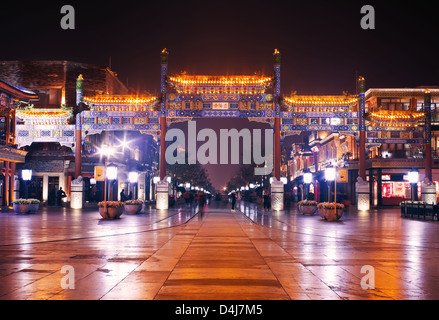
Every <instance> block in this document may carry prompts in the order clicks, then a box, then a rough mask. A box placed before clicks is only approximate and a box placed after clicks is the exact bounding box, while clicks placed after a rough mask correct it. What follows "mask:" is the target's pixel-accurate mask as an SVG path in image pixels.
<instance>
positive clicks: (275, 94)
mask: <svg viewBox="0 0 439 320" xmlns="http://www.w3.org/2000/svg"><path fill="white" fill-rule="evenodd" d="M280 67H281V55H280V52H279V51H278V50H275V51H274V54H273V73H272V74H271V75H268V76H267V75H262V74H260V75H237V76H233V75H227V76H221V75H216V76H207V75H187V74H179V75H169V74H168V51H167V50H166V49H164V50H163V51H162V52H161V79H160V81H161V92H160V96H158V97H155V96H150V95H147V96H145V95H143V96H137V97H133V96H109V95H99V96H94V97H82V85H81V81H82V78H81V77H79V78H78V82H79V84H78V86H77V98H78V99H77V100H78V103H81V102H83V103H85V104H87V105H88V106H89V109H90V110H87V111H82V112H81V113H79V114H77V115H76V125H64V126H65V127H63V125H61V126H57V128H56V133H53V134H50V133H49V132H48V130H45V132H44V133H43V132H42V131H41V130H43V129H44V128H41V129H37V128H33V130H34V131H35V129H37V131H38V130H40V131H41V132H40V133H38V132H29V130H31V129H29V128H24V127H23V128H20V126H17V131H18V132H17V140H18V143H19V144H20V138H23V139H26V141H25V142H23V143H22V144H24V145H26V144H28V143H30V142H31V141H36V140H38V141H40V140H47V139H48V137H50V138H51V139H52V140H53V139H54V138H55V139H56V138H59V135H61V138H62V139H61V140H62V142H63V143H65V144H70V145H75V150H74V151H75V176H76V177H78V176H80V175H81V146H82V144H83V143H84V140H85V137H86V136H87V135H89V134H96V133H100V132H102V131H112V130H114V131H121V130H135V131H139V132H140V133H143V134H151V135H154V136H156V137H157V139H158V140H159V141H160V165H159V168H160V180H161V181H160V182H159V183H158V185H157V208H159V209H166V208H167V207H168V203H167V202H168V196H167V195H168V185H167V182H166V180H165V175H166V159H165V153H166V143H163V142H164V141H165V140H166V138H165V137H166V132H167V128H168V127H169V126H170V125H171V124H172V123H174V122H181V121H189V120H191V119H197V118H246V119H248V120H250V121H258V122H265V123H268V124H270V125H271V126H272V128H273V132H274V135H273V137H274V138H273V139H274V143H273V146H274V155H273V176H274V178H275V179H274V183H273V184H272V199H273V205H272V208H273V209H274V210H282V209H283V183H282V182H281V181H280V161H281V158H280V155H281V138H282V137H285V136H288V135H294V134H300V133H301V132H304V131H307V132H312V131H314V132H316V131H317V132H319V131H325V132H332V133H339V134H344V135H349V136H354V137H355V140H356V141H357V144H358V145H359V176H360V177H361V178H362V179H363V180H366V164H365V161H366V150H367V147H368V146H375V145H376V144H377V143H386V142H387V143H391V142H389V141H390V140H391V139H392V138H390V140H389V139H387V140H382V139H381V140H382V141H381V140H379V139H378V140H377V139H375V138H374V137H376V136H377V135H376V133H377V132H378V133H379V132H380V131H383V130H390V131H392V132H393V133H394V134H392V137H396V136H395V133H397V132H399V136H398V137H396V139H397V140H398V141H399V143H401V141H403V140H404V141H403V142H402V143H423V142H424V141H415V142H414V141H412V140H413V139H412V137H410V136H407V135H402V134H401V132H404V131H407V130H411V131H413V130H416V131H419V132H422V131H423V128H422V127H418V126H415V125H413V126H412V127H410V128H408V127H407V126H406V127H404V128H386V127H377V126H374V125H373V124H374V121H373V119H368V125H366V120H365V118H367V117H365V112H366V110H365V80H364V78H363V77H359V78H358V86H357V87H358V94H355V95H350V94H343V95H338V96H304V95H297V94H292V95H289V96H282V95H281V93H280V92H281V90H280V88H281V87H280ZM73 128H74V132H75V133H74V134H72V131H73V130H72V129H73ZM21 129H23V130H21ZM46 129H47V128H46ZM20 130H21V131H20ZM64 133H66V135H65V136H64ZM369 133H373V134H370V136H371V137H370V139H368V138H369V137H368V134H369ZM52 135H53V137H52ZM59 141H60V140H59Z"/></svg>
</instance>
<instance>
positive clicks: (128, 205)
mask: <svg viewBox="0 0 439 320" xmlns="http://www.w3.org/2000/svg"><path fill="white" fill-rule="evenodd" d="M142 206H143V200H140V199H139V200H127V201H125V212H126V213H127V214H136V213H139V212H140V210H142Z"/></svg>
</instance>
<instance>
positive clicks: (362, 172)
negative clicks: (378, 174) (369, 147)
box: [358, 76, 372, 181]
mask: <svg viewBox="0 0 439 320" xmlns="http://www.w3.org/2000/svg"><path fill="white" fill-rule="evenodd" d="M365 92H366V83H365V79H364V77H362V76H360V77H359V78H358V93H359V97H360V101H359V110H358V118H359V127H360V128H359V131H360V141H359V142H360V143H359V144H360V145H359V148H360V150H359V153H358V156H359V157H360V159H359V170H358V176H360V177H361V178H362V179H363V181H366V122H365V119H364V113H365V112H366V106H365V102H366V101H365V99H366V98H365ZM371 181H372V180H371Z"/></svg>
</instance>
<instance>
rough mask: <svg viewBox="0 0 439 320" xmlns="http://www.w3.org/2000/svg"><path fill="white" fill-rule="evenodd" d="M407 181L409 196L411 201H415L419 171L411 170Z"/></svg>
mask: <svg viewBox="0 0 439 320" xmlns="http://www.w3.org/2000/svg"><path fill="white" fill-rule="evenodd" d="M408 179H409V182H410V186H411V194H412V201H416V200H417V189H418V188H417V187H418V181H419V171H418V170H416V169H412V170H411V171H409V173H408Z"/></svg>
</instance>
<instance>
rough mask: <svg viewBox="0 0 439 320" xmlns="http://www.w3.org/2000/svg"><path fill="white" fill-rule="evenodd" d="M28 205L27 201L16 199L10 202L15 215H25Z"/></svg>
mask: <svg viewBox="0 0 439 320" xmlns="http://www.w3.org/2000/svg"><path fill="white" fill-rule="evenodd" d="M29 204H30V202H29V200H28V199H16V200H14V201H12V208H13V209H14V212H15V213H19V214H26V213H28V212H29Z"/></svg>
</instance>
